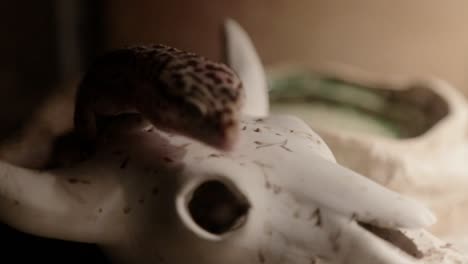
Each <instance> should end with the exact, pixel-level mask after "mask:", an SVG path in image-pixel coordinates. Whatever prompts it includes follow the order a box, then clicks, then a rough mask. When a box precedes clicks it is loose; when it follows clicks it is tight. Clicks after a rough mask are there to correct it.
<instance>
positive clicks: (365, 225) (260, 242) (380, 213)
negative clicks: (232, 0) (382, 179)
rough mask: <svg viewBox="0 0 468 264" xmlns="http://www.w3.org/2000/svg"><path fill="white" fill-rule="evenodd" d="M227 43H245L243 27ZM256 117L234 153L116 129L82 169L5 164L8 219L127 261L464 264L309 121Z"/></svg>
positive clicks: (409, 206) (424, 213)
mask: <svg viewBox="0 0 468 264" xmlns="http://www.w3.org/2000/svg"><path fill="white" fill-rule="evenodd" d="M229 23H234V22H233V21H230V22H229ZM231 25H232V24H231ZM228 28H229V27H228ZM227 33H228V35H229V34H230V35H229V36H231V37H232V36H235V35H236V34H237V35H238V37H239V38H241V37H245V34H244V33H243V32H242V31H241V30H240V28H239V27H237V28H236V27H231V28H230V30H228V32H227ZM243 34H244V35H243ZM228 47H231V46H228ZM231 48H233V47H231ZM244 82H246V83H245V85H246V89H261V90H260V91H259V92H260V93H261V92H262V91H265V90H262V89H266V87H259V86H255V83H248V79H244ZM248 100H250V103H253V102H255V98H248ZM263 101H264V102H265V100H263ZM252 109H253V110H252ZM249 111H250V112H251V113H252V115H255V113H257V116H256V117H251V116H248V115H246V116H245V117H244V118H243V121H242V126H241V135H240V139H239V142H238V143H237V145H236V146H235V147H234V149H233V150H232V151H230V152H223V151H219V150H216V149H213V148H211V147H209V146H206V145H204V144H201V143H200V142H197V141H194V140H191V139H189V138H186V137H183V136H180V135H174V134H169V133H165V132H162V131H159V130H157V129H156V128H153V127H146V128H144V129H142V128H135V129H133V130H125V131H121V130H119V129H112V126H111V129H110V130H109V131H108V133H107V134H106V137H105V138H104V139H103V140H102V141H101V142H100V143H99V144H98V147H97V149H98V151H97V153H96V155H95V156H94V157H93V158H92V159H89V160H86V161H84V162H81V163H77V164H75V165H73V166H71V167H67V168H59V169H53V170H46V171H38V170H31V169H25V168H20V167H17V166H13V165H11V164H8V163H4V162H2V163H1V166H0V194H1V195H0V219H1V220H2V221H3V222H5V223H7V224H9V225H11V226H13V227H15V228H17V229H19V230H22V231H25V232H28V233H32V234H36V235H40V236H45V237H52V238H59V239H66V240H72V241H81V242H89V243H96V244H98V245H100V246H101V247H102V248H103V249H104V250H105V252H107V254H108V255H109V256H110V257H111V258H112V259H113V260H114V261H115V262H116V263H175V264H178V263H192V262H196V263H203V264H210V263H318V262H319V261H320V262H321V261H324V262H326V263H408V264H409V263H417V259H418V258H419V259H422V260H428V259H429V260H430V259H431V258H432V257H434V256H437V257H440V256H442V257H444V258H446V260H447V262H444V263H451V262H450V261H452V260H454V259H456V260H460V259H461V258H462V257H461V256H458V255H457V254H456V253H454V252H453V251H451V250H449V249H446V247H445V245H444V244H442V243H439V242H438V241H437V240H436V239H432V237H431V236H430V234H427V233H425V232H424V231H421V230H419V228H423V227H426V226H429V225H431V224H432V223H434V221H435V218H434V216H433V215H432V213H431V212H430V211H428V210H427V209H425V208H424V207H423V206H422V205H420V204H419V203H417V202H416V201H413V200H410V199H407V198H405V197H403V196H401V195H399V194H398V193H395V192H393V191H390V190H388V189H386V188H384V187H381V186H380V185H378V184H376V183H374V182H373V181H371V180H369V179H367V178H365V177H363V176H361V175H359V174H357V173H355V172H353V171H351V170H349V169H346V168H344V167H342V166H340V165H338V164H336V162H335V159H334V157H333V154H332V153H331V152H330V150H329V148H328V147H327V145H326V144H325V142H324V141H323V140H322V139H321V138H320V137H319V136H318V135H317V134H315V133H314V132H313V131H312V130H311V129H310V128H309V126H307V125H306V124H305V123H304V122H302V121H301V120H299V119H297V118H295V117H290V116H265V117H258V116H263V114H264V113H265V112H264V111H265V108H264V107H261V108H259V109H257V110H255V108H251V110H249ZM257 111H258V112H257ZM121 126H122V123H119V124H117V126H116V127H121ZM397 228H401V229H397ZM411 234H412V235H413V237H424V238H425V239H426V240H425V241H426V243H419V244H418V243H416V242H415V241H416V240H415V241H412V238H413V237H412V236H411ZM379 236H382V237H385V238H386V239H381V238H380V237H379ZM392 237H393V238H395V239H392ZM386 240H387V241H386ZM427 241H429V242H427ZM398 248H400V249H403V250H400V249H398ZM427 252H430V253H431V254H426V253H427ZM447 252H449V253H447ZM426 257H427V258H426ZM432 261H437V260H432ZM426 263H440V262H426Z"/></svg>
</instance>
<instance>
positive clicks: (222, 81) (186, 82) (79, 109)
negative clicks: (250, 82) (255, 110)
mask: <svg viewBox="0 0 468 264" xmlns="http://www.w3.org/2000/svg"><path fill="white" fill-rule="evenodd" d="M243 97H244V91H243V87H242V83H241V81H240V79H239V78H238V76H237V75H236V74H235V73H234V71H233V70H231V69H230V68H229V67H228V66H226V65H224V64H222V63H218V62H214V61H211V60H208V59H206V58H204V57H202V56H199V55H197V54H194V53H190V52H185V51H181V50H178V49H176V48H172V47H169V46H165V45H151V46H138V47H130V48H124V49H119V50H115V51H112V52H109V53H107V54H104V55H103V56H101V57H99V58H97V59H96V61H95V62H94V64H93V65H92V66H91V68H90V69H89V70H88V71H87V72H86V74H85V76H84V78H83V80H82V82H81V83H80V87H79V90H78V93H77V99H76V109H75V130H77V132H78V133H79V134H81V135H82V136H84V137H85V138H88V139H91V140H94V139H96V138H97V137H98V135H99V129H100V120H101V119H102V118H103V117H105V118H108V117H110V116H115V115H119V114H122V113H127V112H135V111H136V112H139V113H141V114H142V115H143V116H144V117H145V118H146V119H148V120H149V121H150V122H151V123H152V124H153V125H154V126H155V127H156V128H158V129H161V130H165V131H167V132H174V133H178V134H182V135H185V136H189V137H192V138H194V139H197V140H200V141H202V142H204V143H206V144H208V145H211V146H214V147H217V148H221V149H227V148H230V147H231V146H232V145H233V144H234V143H235V142H236V140H237V136H238V130H239V122H240V120H239V119H240V108H241V106H242V101H243Z"/></svg>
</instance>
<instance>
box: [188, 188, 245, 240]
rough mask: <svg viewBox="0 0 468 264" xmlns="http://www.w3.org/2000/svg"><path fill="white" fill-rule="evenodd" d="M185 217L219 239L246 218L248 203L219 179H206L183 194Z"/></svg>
mask: <svg viewBox="0 0 468 264" xmlns="http://www.w3.org/2000/svg"><path fill="white" fill-rule="evenodd" d="M183 204H184V207H185V208H184V211H185V213H186V214H185V216H186V217H188V218H189V219H186V220H189V222H191V223H193V224H194V225H196V228H192V229H196V230H198V231H200V232H203V233H205V234H206V235H208V236H211V238H218V239H219V238H220V236H221V235H224V234H227V233H229V232H231V231H234V230H236V229H238V228H240V227H241V226H242V225H243V224H244V223H245V221H246V219H247V214H248V211H249V208H250V204H249V203H248V201H247V199H246V198H245V196H244V195H243V194H241V193H240V192H239V190H238V189H237V188H236V187H235V186H233V185H232V184H229V183H227V182H223V181H222V180H207V181H205V182H202V183H200V184H198V185H197V186H196V187H195V188H194V189H193V190H192V191H191V192H189V193H188V195H186V198H185V202H184V203H183Z"/></svg>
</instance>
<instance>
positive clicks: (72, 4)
mask: <svg viewBox="0 0 468 264" xmlns="http://www.w3.org/2000/svg"><path fill="white" fill-rule="evenodd" d="M466 10H468V2H467V1H464V0H451V1H437V0H414V1H406V0H394V1H373V0H353V1H348V0H341V1H318V0H294V1H291V0H255V1H252V0H236V1H232V0H198V1H193V0H171V1H162V0H136V1H123V0H113V1H110V0H69V1H63V0H56V1H51V0H44V1H28V2H27V3H25V2H15V1H8V2H5V1H4V2H3V3H2V4H1V8H0V22H1V23H0V29H1V31H0V40H1V41H0V57H1V58H2V60H0V107H1V111H0V120H2V122H0V140H1V139H4V138H5V137H6V136H7V135H11V134H14V133H15V132H16V131H17V130H16V129H17V128H19V127H21V125H22V124H23V123H24V122H25V121H26V120H27V118H28V117H30V116H31V113H33V112H34V111H35V109H36V107H37V105H38V103H39V102H42V100H43V99H44V98H46V96H47V95H48V94H49V93H50V92H51V91H54V90H63V89H74V88H75V86H74V84H75V82H76V81H77V80H78V79H79V77H80V76H81V74H82V72H83V71H84V70H85V69H86V67H87V65H89V63H90V61H92V58H93V57H94V56H96V54H99V53H101V52H103V51H105V50H108V49H111V48H116V47H121V46H123V45H128V44H135V43H152V42H163V43H166V44H169V45H173V46H176V47H179V48H183V49H187V50H192V51H195V52H198V53H200V54H203V55H205V56H207V57H209V58H211V59H221V54H222V50H221V44H222V39H221V25H222V22H223V20H224V18H225V17H226V16H229V17H232V18H234V19H236V20H237V21H239V22H240V23H241V25H242V26H243V27H244V28H245V29H246V30H247V31H248V32H249V34H250V35H251V37H252V39H253V41H254V43H255V45H256V47H257V49H258V52H259V54H260V57H261V59H262V60H263V62H264V63H265V64H266V66H270V65H275V64H278V63H281V62H284V61H288V62H300V63H304V64H308V65H310V66H311V68H319V67H320V65H322V64H323V63H324V62H327V61H336V62H343V63H347V64H351V65H355V66H358V67H361V68H363V69H366V70H371V71H376V72H378V73H391V74H394V73H401V74H411V75H413V74H418V75H432V76H435V77H439V78H442V79H445V80H447V81H449V82H450V83H452V84H453V85H455V86H456V87H457V88H458V89H460V90H461V91H463V93H464V94H465V95H468V48H467V47H468V31H467V30H466V25H467V24H468V16H467V15H466ZM63 118H69V116H64V117H63ZM0 235H1V239H2V240H4V241H10V247H11V248H15V247H24V246H25V245H28V246H30V248H35V249H37V250H38V251H37V252H39V253H38V255H37V258H44V259H45V258H49V259H50V257H51V256H53V255H54V254H53V253H52V252H55V250H56V246H57V245H58V244H46V243H45V242H44V240H37V239H36V238H34V239H33V238H32V237H29V236H20V235H19V234H18V233H17V232H15V231H12V230H10V229H8V228H7V227H3V231H2V234H0ZM49 242H50V243H58V242H57V241H54V242H51V241H49ZM42 249H44V251H42ZM4 250H5V252H9V250H8V249H6V248H4ZM64 250H65V249H64ZM87 250H88V248H86V247H85V249H84V251H83V252H89V251H87ZM72 252H77V251H76V250H75V249H73V250H72ZM81 253H82V252H81ZM94 253H95V252H94V251H91V253H90V254H91V255H89V256H91V257H95V255H93V254H94ZM81 255H83V254H81ZM83 256H84V257H86V254H84V255H83ZM72 259H73V258H72ZM74 260H76V261H77V263H80V262H82V261H80V260H79V259H77V258H74ZM68 263H70V262H68Z"/></svg>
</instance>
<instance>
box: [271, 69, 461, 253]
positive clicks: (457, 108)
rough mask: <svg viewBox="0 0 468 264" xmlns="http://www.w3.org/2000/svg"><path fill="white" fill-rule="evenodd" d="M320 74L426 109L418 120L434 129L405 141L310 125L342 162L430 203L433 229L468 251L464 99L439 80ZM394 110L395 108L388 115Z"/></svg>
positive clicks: (277, 72)
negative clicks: (433, 222)
mask: <svg viewBox="0 0 468 264" xmlns="http://www.w3.org/2000/svg"><path fill="white" fill-rule="evenodd" d="M306 71H307V70H306V67H299V66H292V65H290V66H282V67H274V68H271V69H270V76H271V77H272V78H273V79H277V78H279V79H281V78H282V77H281V76H283V77H284V76H287V75H290V74H291V73H293V74H297V73H301V72H306ZM316 73H317V74H318V75H322V76H325V77H332V78H334V79H335V80H341V81H344V82H347V83H352V84H356V85H358V86H360V87H368V88H366V89H367V90H368V91H371V92H374V93H375V94H378V93H380V92H387V93H393V94H394V95H395V96H394V98H397V99H396V100H395V99H394V100H395V101H397V102H402V101H403V103H404V100H407V101H410V100H411V101H412V102H413V103H412V106H413V107H414V108H417V107H420V108H423V109H427V110H424V111H423V113H424V115H423V116H420V118H418V119H419V120H421V119H423V118H425V119H427V120H428V121H426V120H423V121H425V123H426V124H427V123H429V124H430V126H428V125H424V127H423V128H422V129H421V128H419V132H418V134H414V135H413V136H411V137H406V138H392V137H383V136H380V135H370V134H364V133H360V132H355V131H351V130H348V129H341V130H339V129H331V128H329V127H327V126H323V125H321V124H320V122H315V123H314V122H311V123H309V124H310V125H311V126H312V127H313V129H314V131H317V133H318V134H319V135H320V136H321V137H323V138H324V140H325V141H326V142H327V144H328V145H329V146H330V148H331V149H332V151H333V153H334V155H335V157H336V159H337V161H338V162H339V163H340V164H343V165H344V166H346V167H348V168H351V169H352V170H354V171H356V172H359V173H360V174H362V175H366V176H367V177H369V178H371V179H372V180H373V181H376V182H378V183H379V184H382V185H383V186H386V187H387V188H390V189H392V190H394V191H397V192H399V193H402V194H405V195H408V196H410V197H413V198H416V199H418V200H420V201H423V202H424V203H425V204H427V205H428V206H429V207H430V208H431V209H432V210H433V211H434V212H435V214H436V215H437V216H438V222H437V224H435V225H434V226H432V227H431V231H432V232H434V233H435V234H437V235H438V236H442V237H444V238H446V239H449V240H450V241H451V242H459V243H460V246H462V245H463V242H464V243H465V251H466V241H468V240H467V239H466V237H467V234H468V228H467V225H466V221H465V219H466V211H467V210H466V204H467V203H466V202H467V198H466V188H465V187H466V186H467V183H468V177H467V173H468V169H467V168H466V166H465V163H466V157H467V154H468V145H467V141H466V140H467V135H468V134H467V131H466V129H467V128H468V108H467V102H466V100H465V98H464V97H463V95H461V94H460V93H459V92H458V91H457V90H456V89H455V88H454V87H452V86H451V85H450V84H448V83H446V82H445V81H443V80H440V79H435V78H428V77H424V78H423V77H419V78H417V77H409V76H408V77H404V76H390V75H380V74H377V73H372V72H369V71H364V70H360V69H357V68H355V67H351V66H348V65H338V64H333V65H328V66H326V67H324V69H322V70H320V71H317V72H316ZM308 74H310V72H308ZM403 95H404V97H403ZM392 110H393V111H394V110H395V109H388V108H387V109H386V110H385V111H386V112H388V111H392ZM431 119H432V120H431ZM311 121H312V120H311ZM420 123H422V122H420ZM415 124H416V125H415ZM417 124H418V120H413V121H412V123H408V124H404V126H405V127H410V126H415V127H416V126H417ZM357 153H358V154H357ZM447 204H450V205H451V206H447Z"/></svg>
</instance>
